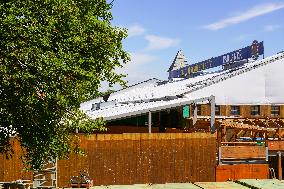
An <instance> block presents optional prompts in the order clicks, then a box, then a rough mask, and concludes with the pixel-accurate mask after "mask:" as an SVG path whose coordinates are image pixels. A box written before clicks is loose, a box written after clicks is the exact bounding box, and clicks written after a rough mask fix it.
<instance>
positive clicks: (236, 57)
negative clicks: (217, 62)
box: [223, 51, 243, 64]
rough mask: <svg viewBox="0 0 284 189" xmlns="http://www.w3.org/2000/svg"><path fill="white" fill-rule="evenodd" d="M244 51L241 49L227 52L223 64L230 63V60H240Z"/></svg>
mask: <svg viewBox="0 0 284 189" xmlns="http://www.w3.org/2000/svg"><path fill="white" fill-rule="evenodd" d="M242 59H243V57H242V53H241V51H237V52H234V53H232V54H226V55H224V56H223V64H226V63H229V62H234V61H239V60H242Z"/></svg>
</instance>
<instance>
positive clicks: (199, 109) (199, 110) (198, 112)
mask: <svg viewBox="0 0 284 189" xmlns="http://www.w3.org/2000/svg"><path fill="white" fill-rule="evenodd" d="M197 115H201V105H200V104H198V105H197Z"/></svg>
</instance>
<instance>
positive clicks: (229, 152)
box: [221, 146, 266, 159]
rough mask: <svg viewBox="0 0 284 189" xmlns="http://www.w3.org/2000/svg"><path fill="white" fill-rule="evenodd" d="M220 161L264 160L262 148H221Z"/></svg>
mask: <svg viewBox="0 0 284 189" xmlns="http://www.w3.org/2000/svg"><path fill="white" fill-rule="evenodd" d="M221 151H222V154H221V158H222V159H259V158H261V159H264V158H265V157H266V150H265V147H264V146H222V147H221Z"/></svg>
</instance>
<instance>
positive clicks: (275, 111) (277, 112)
mask: <svg viewBox="0 0 284 189" xmlns="http://www.w3.org/2000/svg"><path fill="white" fill-rule="evenodd" d="M271 115H272V116H279V115H280V106H275V105H274V106H271Z"/></svg>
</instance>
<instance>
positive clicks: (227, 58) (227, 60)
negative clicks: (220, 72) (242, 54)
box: [223, 54, 230, 63]
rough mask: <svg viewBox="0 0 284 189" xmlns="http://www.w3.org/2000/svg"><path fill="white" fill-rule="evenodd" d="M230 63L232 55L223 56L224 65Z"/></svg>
mask: <svg viewBox="0 0 284 189" xmlns="http://www.w3.org/2000/svg"><path fill="white" fill-rule="evenodd" d="M228 62H230V55H229V54H227V55H224V56H223V63H228Z"/></svg>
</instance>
